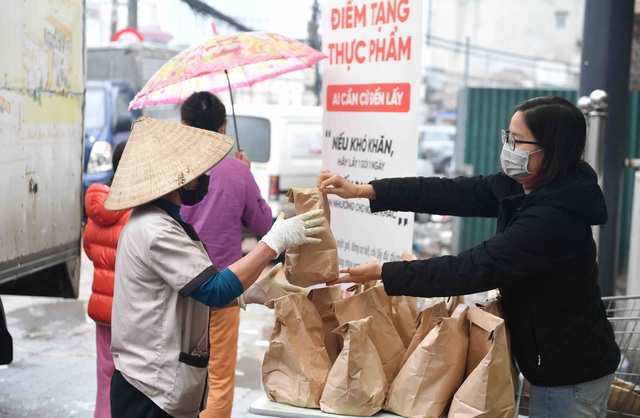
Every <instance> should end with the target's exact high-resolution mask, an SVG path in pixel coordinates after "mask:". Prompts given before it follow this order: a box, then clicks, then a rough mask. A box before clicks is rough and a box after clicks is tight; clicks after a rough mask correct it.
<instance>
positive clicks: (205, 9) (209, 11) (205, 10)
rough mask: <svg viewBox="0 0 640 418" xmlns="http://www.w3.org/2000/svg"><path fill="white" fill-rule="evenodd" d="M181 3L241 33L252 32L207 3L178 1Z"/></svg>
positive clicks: (192, 0) (189, 0) (194, 0)
mask: <svg viewBox="0 0 640 418" xmlns="http://www.w3.org/2000/svg"><path fill="white" fill-rule="evenodd" d="M180 1H182V2H183V3H185V4H186V5H188V6H189V7H191V9H193V11H195V12H197V13H200V14H204V15H209V16H212V17H215V18H216V19H220V20H222V21H223V22H226V23H228V24H229V25H231V26H233V27H234V28H235V29H237V30H239V31H241V32H253V31H254V29H252V28H250V27H248V26H245V25H243V24H242V23H240V22H238V21H237V20H235V19H234V18H232V17H230V16H227V15H226V14H224V13H222V12H220V11H218V10H217V9H214V8H213V7H211V6H209V5H208V4H207V3H205V2H203V1H200V0H180Z"/></svg>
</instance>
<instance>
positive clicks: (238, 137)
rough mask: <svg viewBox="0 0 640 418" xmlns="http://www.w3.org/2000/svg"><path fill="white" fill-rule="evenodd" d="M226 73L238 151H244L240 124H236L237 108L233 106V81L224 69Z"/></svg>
mask: <svg viewBox="0 0 640 418" xmlns="http://www.w3.org/2000/svg"><path fill="white" fill-rule="evenodd" d="M224 74H225V75H226V76H227V84H229V97H231V113H232V114H233V128H234V129H235V131H236V143H237V144H238V151H240V152H242V147H241V146H240V135H239V134H238V125H237V124H236V110H235V109H234V108H233V93H232V92H231V81H229V73H228V72H227V70H224Z"/></svg>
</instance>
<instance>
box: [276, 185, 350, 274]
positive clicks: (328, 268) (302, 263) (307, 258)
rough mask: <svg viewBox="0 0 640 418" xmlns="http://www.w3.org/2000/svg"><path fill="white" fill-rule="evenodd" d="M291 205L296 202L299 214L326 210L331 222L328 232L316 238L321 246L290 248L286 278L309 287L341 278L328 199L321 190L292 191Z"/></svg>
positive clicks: (325, 213) (285, 260) (286, 263)
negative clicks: (319, 240) (320, 241)
mask: <svg viewBox="0 0 640 418" xmlns="http://www.w3.org/2000/svg"><path fill="white" fill-rule="evenodd" d="M287 197H289V202H293V203H294V205H295V208H296V214H297V215H300V214H302V213H306V212H309V211H311V210H314V209H323V210H324V217H325V218H326V219H327V221H326V222H325V223H324V224H323V226H324V227H325V228H326V229H325V231H324V232H321V233H320V234H317V235H315V236H314V237H315V238H319V239H321V240H322V243H320V244H309V245H300V246H298V247H291V248H289V249H287V251H286V252H285V254H284V276H285V278H286V279H287V280H288V281H289V283H291V284H294V285H296V286H302V287H309V286H312V285H314V284H320V283H327V282H330V281H333V280H335V279H337V278H338V276H339V273H338V270H339V267H338V247H337V246H336V240H335V238H334V237H333V233H332V232H331V227H330V226H329V223H330V218H331V213H330V211H329V201H328V200H327V196H326V195H325V194H324V193H322V192H321V191H320V189H318V188H309V189H300V188H291V189H289V192H288V193H287Z"/></svg>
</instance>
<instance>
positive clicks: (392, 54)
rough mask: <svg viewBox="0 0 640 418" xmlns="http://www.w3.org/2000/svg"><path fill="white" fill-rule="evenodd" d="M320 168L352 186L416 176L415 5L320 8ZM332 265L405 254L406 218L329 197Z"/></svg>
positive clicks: (406, 1)
mask: <svg viewBox="0 0 640 418" xmlns="http://www.w3.org/2000/svg"><path fill="white" fill-rule="evenodd" d="M322 30H323V50H324V52H325V53H326V54H327V55H328V56H329V59H328V60H325V61H323V63H322V65H323V102H324V119H323V132H324V137H323V145H322V164H323V168H326V169H329V170H331V171H333V172H337V173H339V174H341V175H343V176H344V177H345V178H347V179H349V180H350V181H352V182H354V183H357V184H366V183H368V182H369V181H371V180H374V179H380V178H389V177H407V176H415V175H416V164H417V150H418V121H419V117H418V116H419V115H418V105H419V97H420V94H419V90H418V89H419V88H420V75H421V51H422V1H421V0H385V1H373V0H352V1H334V0H327V1H324V2H323V3H322ZM329 203H330V207H331V230H332V231H333V234H334V236H335V238H336V242H337V244H338V254H339V258H340V267H341V268H346V267H352V266H356V265H359V264H361V263H362V262H363V261H365V260H366V259H368V258H369V257H370V256H374V257H377V258H378V260H379V261H380V262H386V261H397V260H400V256H401V254H402V252H403V251H405V250H407V251H410V250H411V247H412V239H413V217H414V215H413V213H404V212H394V211H386V212H380V213H375V214H372V213H371V212H370V210H369V201H368V200H366V199H349V200H344V199H342V198H340V197H337V196H335V195H330V196H329Z"/></svg>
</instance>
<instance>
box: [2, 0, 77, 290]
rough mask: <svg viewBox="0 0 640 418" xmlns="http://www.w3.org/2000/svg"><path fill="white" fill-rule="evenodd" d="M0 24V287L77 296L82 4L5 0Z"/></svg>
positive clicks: (38, 0) (67, 1)
mask: <svg viewBox="0 0 640 418" xmlns="http://www.w3.org/2000/svg"><path fill="white" fill-rule="evenodd" d="M0 27H2V28H3V34H4V37H5V39H4V42H3V46H2V50H3V52H4V53H3V54H2V55H3V59H2V60H0V74H3V75H4V80H3V83H2V85H1V86H0V144H2V152H1V153H0V172H1V175H0V190H1V191H2V192H1V193H0V214H1V215H0V293H20V294H47V295H50V296H66V297H77V291H78V281H79V261H80V251H81V237H82V215H81V211H82V202H81V185H82V183H81V181H82V153H83V141H84V135H83V106H84V84H85V76H84V66H85V63H84V50H85V45H84V2H83V1H78V0H65V1H60V2H50V1H44V0H24V1H20V2H7V4H5V5H4V7H3V13H2V14H0ZM45 289H49V290H45Z"/></svg>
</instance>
